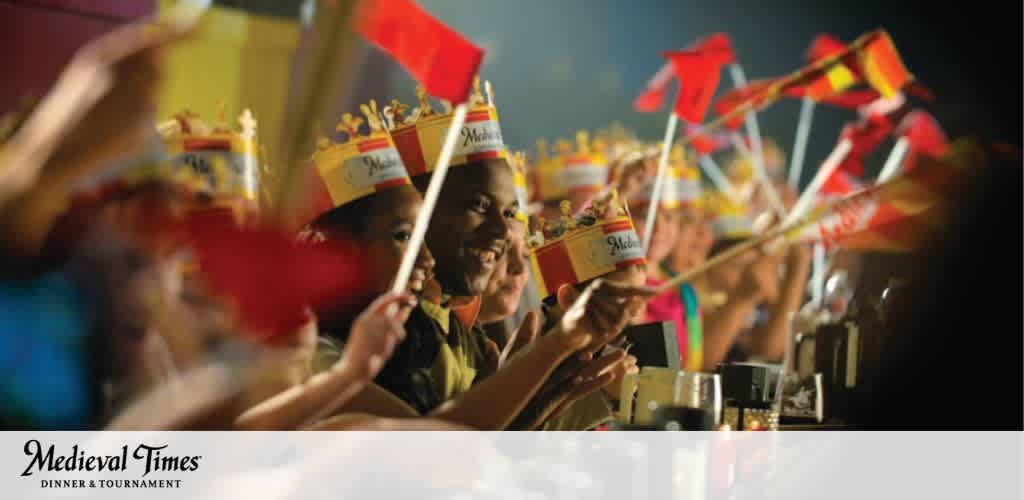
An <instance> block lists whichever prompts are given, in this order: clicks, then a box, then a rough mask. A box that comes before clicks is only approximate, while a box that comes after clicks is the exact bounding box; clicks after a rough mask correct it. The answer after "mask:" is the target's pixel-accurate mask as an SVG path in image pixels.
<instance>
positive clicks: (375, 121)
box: [313, 100, 411, 208]
mask: <svg viewBox="0 0 1024 500" xmlns="http://www.w3.org/2000/svg"><path fill="white" fill-rule="evenodd" d="M359 109H360V111H362V113H363V115H364V116H366V118H365V120H364V119H363V118H359V117H353V116H352V114H351V113H345V114H344V115H342V117H341V122H340V123H338V125H337V127H336V128H335V130H337V131H338V132H340V133H342V134H344V136H345V139H343V140H342V141H341V142H336V143H332V142H331V141H330V140H329V139H327V138H325V137H322V138H320V139H318V140H317V151H316V152H315V153H313V164H314V165H315V166H316V172H317V174H318V175H317V178H318V179H319V181H320V183H321V185H322V186H323V188H325V190H326V191H327V194H328V195H329V197H330V200H331V206H330V208H335V207H340V206H341V205H344V204H346V203H349V202H352V201H355V200H358V199H360V198H362V197H364V196H367V195H371V194H373V193H377V192H380V191H383V190H387V189H391V188H394V187H397V186H404V185H406V184H411V181H410V180H409V174H408V172H406V170H405V165H403V163H402V158H401V157H400V155H399V154H398V150H396V149H395V143H394V141H393V140H392V139H391V136H390V135H389V134H388V132H387V130H385V129H384V123H383V121H382V120H381V118H380V115H379V113H378V111H377V103H376V101H372V100H371V101H370V103H369V104H368V105H367V104H363V105H361V106H359ZM364 122H365V123H366V124H367V126H368V127H369V130H370V132H369V134H366V135H363V134H362V133H361V132H360V129H361V127H362V125H363V123H364Z"/></svg>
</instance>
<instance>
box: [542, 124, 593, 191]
mask: <svg viewBox="0 0 1024 500" xmlns="http://www.w3.org/2000/svg"><path fill="white" fill-rule="evenodd" d="M573 146H574V145H573V144H572V143H571V142H569V141H567V140H564V139H559V140H558V141H556V142H555V157H554V158H551V159H550V160H549V161H548V163H547V164H546V165H545V168H544V172H543V175H538V180H539V181H540V186H539V190H540V191H541V193H540V195H541V196H542V199H543V200H556V199H560V198H562V197H563V196H566V195H569V194H576V193H597V192H600V191H601V190H602V189H603V188H604V187H605V186H607V185H608V159H607V157H606V156H605V154H604V149H605V148H606V143H602V141H600V140H598V141H591V140H590V134H588V133H587V132H585V131H582V130H581V131H579V132H576V144H575V148H574V147H573ZM539 167H540V166H539V165H538V168H539Z"/></svg>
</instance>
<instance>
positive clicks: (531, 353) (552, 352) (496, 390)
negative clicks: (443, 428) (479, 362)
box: [429, 332, 583, 430]
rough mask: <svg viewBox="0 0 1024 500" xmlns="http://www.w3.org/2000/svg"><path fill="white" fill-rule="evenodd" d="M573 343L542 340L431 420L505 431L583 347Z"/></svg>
mask: <svg viewBox="0 0 1024 500" xmlns="http://www.w3.org/2000/svg"><path fill="white" fill-rule="evenodd" d="M573 340H575V339H574V338H573V337H568V336H566V335H561V334H558V333H557V332H552V333H550V334H548V335H544V336H542V337H541V338H539V339H537V341H535V342H534V343H533V344H532V345H530V346H527V347H525V348H524V349H523V351H522V352H520V353H519V354H518V355H517V356H514V357H513V358H512V359H510V360H509V362H508V364H507V365H506V366H504V367H502V368H501V369H500V370H498V371H497V372H496V373H495V374H494V375H491V376H490V377H488V378H487V379H486V380H484V381H482V382H480V383H479V384H476V385H474V386H473V387H472V388H470V389H469V390H468V391H466V392H464V393H462V394H460V395H458V396H456V397H455V398H454V399H452V400H451V401H446V402H445V403H443V404H441V406H439V407H438V408H437V409H435V410H434V411H433V412H431V413H430V415H429V417H431V418H436V419H440V420H446V421H449V422H455V423H459V424H463V425H468V426H470V427H473V428H476V429H480V430H501V429H504V428H505V427H507V426H508V425H509V424H510V423H511V422H512V420H513V419H514V418H515V417H516V415H518V414H519V412H520V411H522V409H523V408H524V407H525V406H526V404H527V403H528V402H529V401H530V399H531V398H532V397H533V395H534V394H535V393H536V392H537V390H538V389H539V388H540V387H541V385H542V384H543V383H544V381H545V380H547V378H548V377H549V376H550V375H551V373H552V372H554V370H555V368H556V367H558V365H559V364H560V363H561V362H562V361H564V360H565V359H566V358H568V357H569V356H570V355H571V354H572V353H573V352H575V351H576V350H577V349H579V348H581V347H583V345H580V344H579V343H578V342H573Z"/></svg>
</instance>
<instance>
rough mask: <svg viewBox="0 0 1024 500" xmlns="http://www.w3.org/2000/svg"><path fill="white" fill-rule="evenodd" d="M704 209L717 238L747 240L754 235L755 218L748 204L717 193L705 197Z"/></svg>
mask: <svg viewBox="0 0 1024 500" xmlns="http://www.w3.org/2000/svg"><path fill="white" fill-rule="evenodd" d="M704 208H705V210H706V212H707V215H708V217H710V218H711V228H712V230H713V232H714V233H715V237H716V238H723V239H726V238H727V239H732V238H746V237H749V236H751V235H753V234H754V218H753V216H752V215H751V213H750V207H748V206H747V205H746V204H743V203H738V202H736V201H733V200H732V199H731V198H729V197H728V196H725V195H724V194H722V193H715V194H714V195H708V196H707V197H705V205H704Z"/></svg>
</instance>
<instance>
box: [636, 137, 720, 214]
mask: <svg viewBox="0 0 1024 500" xmlns="http://www.w3.org/2000/svg"><path fill="white" fill-rule="evenodd" d="M627 161H628V159H627ZM623 166H625V165H623ZM654 181H655V179H654V178H651V179H650V180H649V181H648V182H647V185H646V186H645V187H644V188H643V189H640V190H639V191H637V192H636V193H635V194H634V195H633V196H631V197H630V199H629V202H630V203H633V204H638V205H643V204H646V203H650V201H651V199H652V197H653V194H654ZM701 199H702V190H701V186H700V171H699V170H697V168H696V167H695V166H694V165H693V164H692V163H691V162H689V161H688V160H687V158H686V156H685V154H684V152H683V148H682V147H679V146H676V147H673V148H672V152H671V154H670V156H669V164H668V171H667V172H666V177H665V184H664V188H663V191H662V193H661V198H660V202H659V205H661V207H663V208H666V209H673V208H679V207H682V206H699V205H700V203H701Z"/></svg>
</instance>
